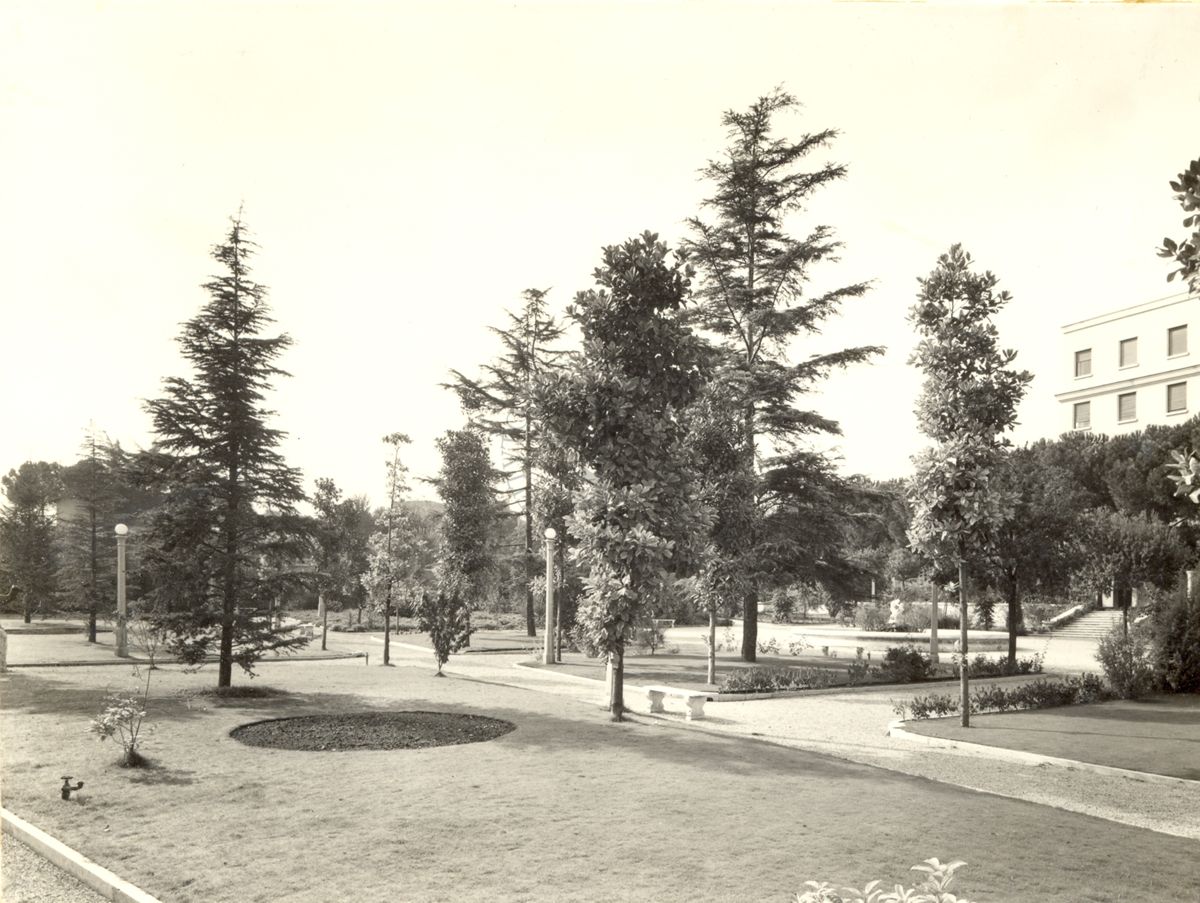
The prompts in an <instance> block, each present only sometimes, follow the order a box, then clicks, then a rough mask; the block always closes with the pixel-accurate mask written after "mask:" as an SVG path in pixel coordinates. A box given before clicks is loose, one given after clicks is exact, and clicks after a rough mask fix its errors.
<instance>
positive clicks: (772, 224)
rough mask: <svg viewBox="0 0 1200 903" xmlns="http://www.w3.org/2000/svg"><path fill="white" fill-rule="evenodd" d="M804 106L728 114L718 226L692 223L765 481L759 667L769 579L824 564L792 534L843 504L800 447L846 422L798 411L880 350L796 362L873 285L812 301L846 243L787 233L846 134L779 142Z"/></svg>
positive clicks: (767, 103) (752, 606) (760, 523)
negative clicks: (778, 125) (827, 153)
mask: <svg viewBox="0 0 1200 903" xmlns="http://www.w3.org/2000/svg"><path fill="white" fill-rule="evenodd" d="M797 106H798V104H797V101H796V99H795V98H794V97H792V96H791V95H790V94H787V93H786V92H784V91H781V90H776V91H775V92H774V93H772V94H770V95H767V96H765V97H761V98H759V99H758V101H756V102H755V103H754V104H753V105H752V106H751V107H750V108H749V109H748V110H746V111H745V112H737V111H732V110H731V111H729V112H727V113H725V115H724V117H723V123H724V125H725V126H726V128H727V129H728V134H729V145H728V147H727V148H726V150H725V153H724V155H723V156H722V157H720V158H718V159H715V160H713V161H711V162H710V163H709V164H708V166H707V167H706V168H705V170H704V174H705V176H706V177H707V178H708V179H709V180H710V181H712V182H713V183H714V185H715V189H716V191H715V193H714V194H713V195H712V196H711V197H709V198H708V199H707V201H705V208H706V209H707V210H708V211H711V213H712V215H713V218H712V220H711V221H706V220H705V219H703V218H701V217H696V218H694V219H692V220H690V226H691V229H692V239H691V241H690V242H688V244H687V246H686V247H687V250H688V251H689V254H690V257H691V259H692V261H693V262H694V263H695V265H696V266H697V268H698V270H699V273H700V276H701V277H702V282H701V285H700V288H699V290H698V291H697V297H698V298H699V299H700V301H701V308H700V312H699V315H700V320H701V322H702V323H703V325H704V327H705V328H707V329H708V330H710V331H711V332H713V333H715V334H716V335H717V336H719V337H720V338H721V340H722V341H723V344H724V346H725V348H726V349H727V351H728V352H729V353H730V355H731V356H732V357H733V359H734V360H735V361H736V363H737V367H738V370H739V371H740V372H738V373H737V374H736V376H735V379H734V382H733V385H734V386H736V387H737V389H738V391H739V406H740V408H741V417H740V418H739V420H740V441H741V449H742V455H743V456H744V457H745V459H746V462H747V463H746V466H747V467H749V468H750V469H752V470H753V471H754V472H755V473H756V474H757V475H758V477H759V485H758V487H757V489H756V493H755V497H756V501H757V503H758V511H757V514H758V517H757V519H756V521H755V524H754V529H753V531H752V536H751V545H752V546H754V547H756V548H760V549H763V550H770V551H771V552H772V553H773V557H774V559H775V560H774V561H773V562H771V564H770V566H769V567H768V566H767V564H766V561H765V560H764V558H763V557H762V556H755V557H754V558H750V559H746V563H747V564H750V565H753V566H754V569H753V570H752V571H751V572H750V573H748V574H746V575H745V577H746V580H745V583H746V586H747V591H746V592H745V593H744V597H743V617H744V619H745V620H744V628H743V636H742V658H743V659H745V660H746V661H754V660H755V655H756V649H757V640H758V634H757V631H758V599H759V595H760V592H761V589H762V588H763V586H764V584H765V583H766V581H767V580H768V579H769V576H768V575H769V573H770V572H771V571H773V572H775V573H777V574H778V573H780V572H786V571H787V570H789V569H790V568H791V566H792V565H795V564H796V563H797V562H795V561H794V560H791V561H789V560H788V559H789V558H793V559H794V557H795V556H800V558H801V559H802V560H805V559H806V560H808V561H812V560H816V559H818V558H819V557H820V555H819V553H817V552H816V551H815V550H813V549H811V548H809V547H808V546H807V545H806V544H805V542H796V541H793V540H792V538H791V536H790V533H789V531H791V530H792V529H794V528H795V527H797V526H802V525H803V523H804V522H805V518H808V517H810V516H811V515H813V514H814V513H819V514H820V515H821V518H822V519H823V520H824V519H828V518H829V517H832V516H833V514H834V510H835V509H834V508H828V507H826V506H827V503H833V504H834V505H835V507H836V504H837V502H836V496H837V492H836V491H835V490H836V481H834V480H832V479H831V475H832V469H831V468H830V467H829V465H828V463H827V462H826V461H825V460H824V458H823V456H821V455H819V454H815V453H813V452H811V451H809V450H806V449H805V448H804V447H802V445H801V442H802V440H803V439H804V438H805V437H806V436H810V435H812V434H818V433H826V434H836V433H837V432H838V427H837V424H836V422H834V421H832V420H830V419H828V418H826V417H823V416H821V415H820V414H818V413H816V412H814V411H804V410H800V409H799V408H797V407H796V404H795V402H796V399H797V397H798V396H800V395H801V394H803V393H805V392H807V391H809V390H810V389H811V387H812V386H813V384H814V383H815V382H816V381H818V380H820V379H822V378H824V377H825V376H826V375H827V374H828V373H829V371H830V369H831V368H834V367H842V366H846V365H848V364H852V363H856V362H859V361H863V360H866V359H867V358H869V357H871V356H872V355H874V354H876V353H878V352H879V351H880V350H881V349H879V348H877V347H874V346H863V347H858V348H848V349H845V350H842V351H836V352H832V353H822V354H814V355H810V356H809V357H807V358H806V359H804V360H802V361H800V362H799V363H792V362H791V355H792V354H793V353H794V352H795V350H796V349H795V347H794V344H795V340H796V339H798V338H799V337H801V336H805V335H809V334H813V333H816V332H817V331H818V330H819V328H820V326H821V324H822V322H823V321H825V320H826V319H828V318H829V317H831V316H833V315H834V314H836V313H837V311H838V309H839V307H840V305H841V303H842V302H843V301H845V300H847V299H850V298H856V297H859V296H861V295H862V294H863V293H864V292H865V291H866V289H867V285H866V284H865V283H854V284H851V285H847V286H845V287H843V288H838V289H833V290H831V291H827V292H824V293H821V294H816V295H812V296H808V295H807V294H806V293H805V289H806V287H807V283H808V281H809V278H810V275H811V270H812V268H813V266H814V265H816V264H818V263H821V262H824V261H830V260H833V259H835V258H836V254H837V251H838V248H839V247H840V244H839V242H837V241H835V240H834V238H833V231H832V230H831V229H830V228H829V227H828V226H817V227H816V228H815V229H813V230H812V231H811V232H809V233H808V234H807V235H805V236H803V237H801V238H796V237H793V236H791V235H789V234H788V232H787V231H786V221H787V220H788V218H789V217H790V216H792V215H793V214H796V213H798V212H800V211H802V210H803V208H804V206H805V204H806V202H807V201H808V199H809V198H810V197H811V196H812V194H813V193H814V192H815V191H817V190H818V189H819V188H821V187H823V186H825V185H828V184H830V183H831V182H834V181H836V180H838V179H840V178H842V177H843V176H844V175H845V173H846V170H845V167H844V166H840V165H836V164H832V163H827V164H825V165H824V166H819V167H817V168H815V169H812V170H807V169H805V168H803V164H804V161H805V160H806V158H807V157H808V155H809V154H810V153H811V152H813V151H816V150H819V149H821V148H824V147H825V146H827V145H828V144H829V143H830V142H831V141H832V140H833V139H834V137H836V134H837V133H836V132H834V131H831V130H826V131H822V132H817V133H815V134H808V135H803V136H801V138H800V139H799V140H798V141H789V140H787V139H784V138H779V137H776V136H775V135H774V134H773V132H772V124H773V122H772V121H773V119H774V117H775V116H776V115H777V114H780V113H786V112H789V111H791V110H792V109H794V108H796V107H797Z"/></svg>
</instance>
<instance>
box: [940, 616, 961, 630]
mask: <svg viewBox="0 0 1200 903" xmlns="http://www.w3.org/2000/svg"><path fill="white" fill-rule="evenodd" d="M960 624H962V620H961V619H960V618H959V616H958V615H938V630H958V628H959V625H960Z"/></svg>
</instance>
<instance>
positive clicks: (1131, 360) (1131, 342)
mask: <svg viewBox="0 0 1200 903" xmlns="http://www.w3.org/2000/svg"><path fill="white" fill-rule="evenodd" d="M1119 358H1120V366H1122V367H1133V366H1135V365H1136V364H1137V339H1122V340H1121V353H1120V355H1119Z"/></svg>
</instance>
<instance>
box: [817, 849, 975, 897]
mask: <svg viewBox="0 0 1200 903" xmlns="http://www.w3.org/2000/svg"><path fill="white" fill-rule="evenodd" d="M964 865H966V863H965V862H947V863H942V862H939V861H938V860H937V859H926V860H925V861H924V862H923V863H922V864H921V865H914V866H913V867H912V869H910V871H915V872H924V873H925V880H924V881H922V882H921V883H920V884H919V885H917V886H915V887H904V886H903V885H900V884H897V885H895V886H894V887H893V889H892V890H883V889H882V888H880V887H879V885H880V883H881V882H879V881H872V882H871V883H870V884H868V885H867V886H866V887H864V888H863V889H862V890H857V889H855V888H853V887H842V888H838V887H835V886H834V885H832V884H829V883H827V882H825V881H805V882H804V886H805V887H807V888H808V890H806V891H804V892H803V893H799V894H796V897H795V900H794V903H971V901H969V900H968V899H967V898H966V897H959V896H955V895H954V894H952V893H950V891H949V890H948V888H949V887H950V884H951V883H952V882H953V881H954V873H955V872H956V871H957V870H958V869H960V868H961V867H962V866H964Z"/></svg>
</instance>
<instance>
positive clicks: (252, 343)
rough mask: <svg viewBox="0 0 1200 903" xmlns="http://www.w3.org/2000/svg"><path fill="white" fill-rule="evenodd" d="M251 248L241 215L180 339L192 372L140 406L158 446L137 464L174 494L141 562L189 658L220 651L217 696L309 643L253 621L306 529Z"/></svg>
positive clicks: (216, 255) (275, 345)
mask: <svg viewBox="0 0 1200 903" xmlns="http://www.w3.org/2000/svg"><path fill="white" fill-rule="evenodd" d="M254 248H255V245H254V244H253V243H252V242H251V241H250V240H249V238H248V236H247V230H246V228H245V226H244V225H243V224H242V222H241V219H240V218H235V219H234V220H233V221H232V225H231V227H230V230H229V232H228V234H227V235H226V238H225V240H224V241H223V242H222V243H221V244H218V245H216V246H215V247H214V248H213V251H212V257H213V259H214V260H216V261H217V262H218V263H219V264H220V265H221V267H222V272H221V273H220V274H219V275H216V276H213V277H212V278H211V279H210V280H209V281H208V282H206V283H205V284H204V286H203V288H204V290H205V291H206V292H207V293H208V295H209V300H208V302H207V303H206V304H205V305H204V306H203V307H202V308H201V310H200V312H199V313H198V314H197V315H196V316H195V317H193V318H192V319H191V320H188V321H187V322H186V323H185V324H184V326H183V332H182V334H181V335H180V337H179V345H180V349H181V352H182V354H183V357H184V358H185V359H186V360H187V361H188V362H189V363H190V364H191V365H192V367H193V369H194V371H195V372H194V375H193V376H191V377H190V378H189V377H172V378H169V379H167V380H165V381H164V388H165V395H164V396H163V397H162V398H158V399H155V400H153V401H149V402H147V404H146V408H147V410H148V411H149V412H150V414H151V416H152V418H153V423H154V432H155V442H154V445H153V447H152V448H151V449H150V450H149V451H148V452H146V453H145V455H144V457H143V459H142V461H141V462H140V466H139V469H140V472H141V473H142V474H143V475H144V477H145V479H146V480H147V481H149V482H150V483H151V484H154V485H158V486H160V487H162V488H164V489H166V490H167V491H168V492H169V497H168V501H167V503H166V505H165V506H164V507H163V509H162V510H160V511H159V512H158V514H157V516H156V517H155V519H154V523H153V526H152V528H151V531H150V536H149V542H148V545H149V547H150V548H149V550H148V551H147V554H146V558H145V560H146V564H147V567H148V568H149V569H150V570H151V572H152V578H153V580H154V594H155V595H156V596H157V597H159V599H158V601H159V602H160V603H161V605H160V609H161V614H160V618H162V619H163V623H164V626H166V627H167V628H168V629H170V631H171V633H172V636H173V641H172V647H173V651H175V652H176V654H178V655H180V656H181V657H182V658H183V659H184V660H185V661H192V662H198V661H203V660H204V659H205V658H206V657H207V656H208V655H209V654H211V653H213V652H214V651H215V653H216V655H217V656H218V660H219V664H218V674H217V685H218V686H221V687H227V686H229V685H230V683H231V681H232V674H233V665H234V664H235V663H236V664H238V665H240V666H241V667H242V668H243V669H245V670H246V671H247V672H251V673H252V668H253V665H254V663H255V662H256V661H258V660H259V659H260V658H261V657H262V656H263V655H264V654H266V653H268V652H270V651H274V650H291V649H295V648H296V647H299V646H301V645H303V644H304V643H306V642H307V639H306V638H304V637H301V636H299V635H298V634H296V633H294V632H292V631H288V630H278V629H276V628H275V627H274V625H273V624H272V623H271V619H270V618H269V617H264V616H262V615H261V614H258V613H257V612H256V610H257V609H260V608H261V607H263V606H265V605H267V604H269V602H270V600H271V599H273V598H274V597H275V596H276V595H277V593H278V591H279V589H280V587H281V585H283V584H284V583H287V582H288V581H289V580H290V579H292V576H293V575H289V574H287V573H286V572H280V571H276V570H274V569H271V568H268V567H266V566H265V565H264V562H266V561H269V560H280V559H282V558H288V557H294V558H299V557H300V556H302V555H303V554H304V553H305V548H306V546H305V543H306V535H305V532H306V531H305V528H304V524H303V521H302V519H301V518H300V517H299V515H298V514H297V512H296V505H297V503H299V502H300V501H301V500H303V499H304V491H303V489H302V488H301V482H300V475H299V472H298V471H297V470H295V469H294V468H291V467H288V466H287V464H286V463H285V461H284V459H283V456H282V455H281V454H280V452H279V445H280V442H281V440H282V439H283V436H284V433H283V432H281V431H280V430H278V429H276V428H274V427H272V426H270V425H269V423H270V418H271V415H272V414H273V413H274V412H272V411H270V410H268V409H267V408H266V407H265V405H264V402H265V397H266V394H267V392H269V391H270V389H271V387H272V383H273V381H274V380H275V379H276V378H278V377H280V376H286V375H287V374H286V373H285V372H284V371H283V370H281V369H279V367H278V366H277V365H276V361H277V360H278V358H279V356H280V355H281V354H282V353H283V351H284V350H285V349H286V348H287V347H288V346H289V345H290V344H291V339H290V338H289V337H288V336H287V335H275V336H266V335H264V334H263V333H264V331H265V330H266V329H267V328H268V327H269V326H270V325H271V324H272V323H273V322H274V321H273V320H272V319H271V317H270V315H269V308H268V305H267V301H266V295H267V290H266V288H265V287H264V286H262V285H260V284H258V283H257V282H254V281H253V280H252V279H251V277H250V270H249V261H250V258H251V256H252V253H253V251H254Z"/></svg>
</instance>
